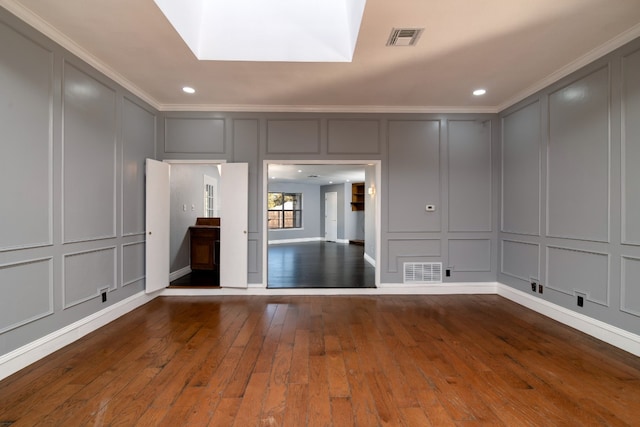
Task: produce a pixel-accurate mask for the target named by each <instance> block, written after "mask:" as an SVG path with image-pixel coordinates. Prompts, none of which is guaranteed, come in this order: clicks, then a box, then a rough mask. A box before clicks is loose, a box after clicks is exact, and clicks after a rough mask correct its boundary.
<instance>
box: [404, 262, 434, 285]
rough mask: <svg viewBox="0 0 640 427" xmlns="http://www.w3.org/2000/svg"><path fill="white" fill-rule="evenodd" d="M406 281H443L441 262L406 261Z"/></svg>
mask: <svg viewBox="0 0 640 427" xmlns="http://www.w3.org/2000/svg"><path fill="white" fill-rule="evenodd" d="M403 266H404V283H441V282H442V263H441V262H405V263H404V264H403Z"/></svg>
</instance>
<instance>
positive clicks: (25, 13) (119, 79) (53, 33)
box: [0, 0, 160, 110]
mask: <svg viewBox="0 0 640 427" xmlns="http://www.w3.org/2000/svg"><path fill="white" fill-rule="evenodd" d="M0 6H2V7H4V8H5V9H7V10H8V11H9V12H11V13H13V14H14V15H15V16H17V17H18V18H19V19H21V20H23V21H24V22H26V23H27V24H28V25H30V26H32V27H33V28H35V29H36V30H37V31H39V32H41V33H42V34H44V35H45V36H47V37H49V38H50V39H51V40H53V41H54V42H56V43H58V44H59V45H60V46H62V47H63V48H65V49H67V50H68V51H69V52H71V53H72V54H74V55H76V56H77V57H79V58H80V59H82V60H83V61H85V62H86V63H88V64H89V65H91V66H92V67H94V68H95V69H96V70H98V71H99V72H101V73H102V74H104V75H105V76H107V77H109V78H110V79H111V80H113V81H115V82H116V83H118V84H119V85H120V86H122V87H124V88H125V89H127V90H128V91H129V92H131V93H133V94H134V95H136V96H137V97H139V98H141V99H142V100H143V101H145V102H146V103H148V104H150V105H151V106H152V107H153V108H155V109H156V110H159V106H160V103H159V102H158V101H157V100H155V99H154V98H153V97H152V96H151V95H149V94H148V93H146V92H145V91H143V90H142V89H140V88H139V87H138V86H136V85H135V84H133V83H132V82H130V81H129V80H127V79H126V78H125V77H124V76H123V75H122V74H120V73H118V72H117V71H116V70H114V69H113V68H111V67H109V66H108V65H106V64H105V63H104V62H102V61H101V60H99V59H98V58H96V57H95V56H93V55H92V54H91V53H89V52H88V51H87V50H86V49H84V48H83V47H82V46H80V45H79V44H77V43H76V42H75V41H73V40H71V39H70V38H69V37H67V36H66V35H65V34H63V33H62V32H60V31H58V30H57V29H56V28H55V27H53V26H52V25H51V24H49V23H48V22H47V21H45V20H44V19H42V18H41V17H40V16H39V15H37V14H36V13H34V12H32V11H31V10H30V9H27V8H26V7H24V6H23V5H21V4H20V3H17V2H15V1H14V0H0Z"/></svg>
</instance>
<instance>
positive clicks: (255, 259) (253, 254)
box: [247, 238, 262, 273]
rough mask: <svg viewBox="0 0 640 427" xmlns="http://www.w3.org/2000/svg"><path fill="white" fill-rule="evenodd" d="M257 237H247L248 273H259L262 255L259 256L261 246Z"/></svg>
mask: <svg viewBox="0 0 640 427" xmlns="http://www.w3.org/2000/svg"><path fill="white" fill-rule="evenodd" d="M258 242H259V240H258V239H251V238H250V239H249V242H248V245H249V247H248V250H249V253H248V255H249V262H248V265H247V268H248V270H247V272H248V273H260V263H261V262H262V257H261V256H260V253H259V252H260V248H261V246H260V245H259V244H258Z"/></svg>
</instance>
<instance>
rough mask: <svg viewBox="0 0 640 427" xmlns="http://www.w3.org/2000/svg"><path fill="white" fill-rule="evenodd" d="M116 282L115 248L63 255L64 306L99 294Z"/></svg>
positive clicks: (113, 285)
mask: <svg viewBox="0 0 640 427" xmlns="http://www.w3.org/2000/svg"><path fill="white" fill-rule="evenodd" d="M115 284H116V248H104V249H98V250H94V251H88V252H79V253H74V254H68V255H65V257H64V280H63V294H64V308H69V307H71V306H74V305H77V304H80V303H82V302H85V301H88V300H90V299H91V298H95V297H97V296H99V295H100V290H101V289H104V288H108V289H114V288H115Z"/></svg>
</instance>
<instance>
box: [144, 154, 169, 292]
mask: <svg viewBox="0 0 640 427" xmlns="http://www.w3.org/2000/svg"><path fill="white" fill-rule="evenodd" d="M170 175H171V166H169V164H167V163H162V162H158V161H156V160H151V159H147V162H146V191H147V195H146V207H145V224H146V242H145V270H146V273H145V292H146V293H148V294H149V293H152V292H155V291H158V290H160V289H164V288H166V287H167V286H169V232H170V227H171V226H170V222H169V211H170V184H171V183H170Z"/></svg>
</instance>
